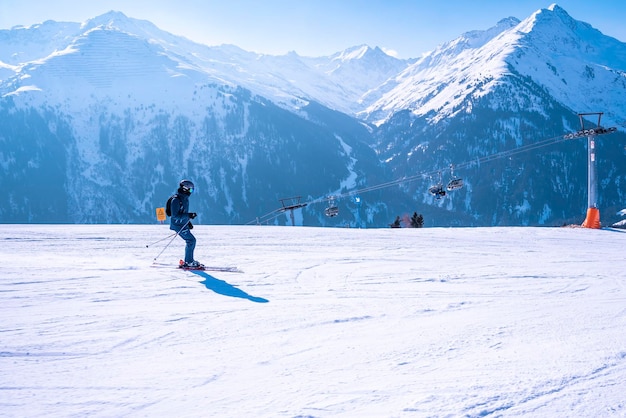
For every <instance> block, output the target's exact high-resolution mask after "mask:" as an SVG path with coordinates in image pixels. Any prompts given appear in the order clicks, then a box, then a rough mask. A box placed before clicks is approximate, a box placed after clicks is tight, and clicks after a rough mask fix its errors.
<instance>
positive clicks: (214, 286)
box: [192, 270, 269, 303]
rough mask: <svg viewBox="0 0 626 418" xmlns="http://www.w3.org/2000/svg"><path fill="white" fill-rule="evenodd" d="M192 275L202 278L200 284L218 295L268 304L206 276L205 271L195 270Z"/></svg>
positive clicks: (264, 300) (265, 300)
mask: <svg viewBox="0 0 626 418" xmlns="http://www.w3.org/2000/svg"><path fill="white" fill-rule="evenodd" d="M192 273H193V274H197V275H198V276H200V277H202V278H204V280H203V281H201V282H200V283H202V284H203V285H204V286H205V287H206V288H207V289H209V290H212V291H214V292H215V293H218V294H220V295H224V296H230V297H233V298H242V299H248V300H249V301H252V302H257V303H267V302H269V300H267V299H264V298H259V297H256V296H251V295H249V294H247V293H246V292H244V291H243V290H241V289H239V288H237V287H235V286H233V285H232V284H229V283H227V282H225V281H224V280H220V279H216V278H215V277H213V276H211V275H210V274H208V273H207V272H206V271H198V270H195V271H192Z"/></svg>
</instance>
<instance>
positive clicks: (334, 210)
mask: <svg viewBox="0 0 626 418" xmlns="http://www.w3.org/2000/svg"><path fill="white" fill-rule="evenodd" d="M324 215H326V216H328V217H329V218H334V217H335V216H337V215H339V208H338V207H337V205H336V204H335V196H330V197H329V198H328V207H326V209H324Z"/></svg>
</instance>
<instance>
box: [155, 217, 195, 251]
mask: <svg viewBox="0 0 626 418" xmlns="http://www.w3.org/2000/svg"><path fill="white" fill-rule="evenodd" d="M190 221H191V219H188V220H187V222H185V225H183V226H182V228H180V229H179V230H178V232H176V233H175V234H174V236H173V237H172V239H171V240H170V242H168V243H167V245H166V246H165V247H164V248H163V249H162V250H161V252H160V253H159V254H158V255H157V256H156V257H154V261H156V260H157V258H159V257H160V256H161V254H163V252H164V251H165V250H166V249H167V247H169V246H170V244H171V243H172V242H173V241H174V239H176V237H177V236H178V235H179V234H180V231H182V230H183V229H185V227H186V226H187V224H188V223H189V222H190Z"/></svg>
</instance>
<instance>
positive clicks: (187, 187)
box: [179, 180, 195, 194]
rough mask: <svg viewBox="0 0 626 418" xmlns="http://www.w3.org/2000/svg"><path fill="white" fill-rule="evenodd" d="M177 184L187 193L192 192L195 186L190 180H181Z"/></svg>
mask: <svg viewBox="0 0 626 418" xmlns="http://www.w3.org/2000/svg"><path fill="white" fill-rule="evenodd" d="M179 186H180V190H181V191H183V192H184V193H188V194H191V193H193V189H194V188H195V186H194V185H193V182H192V181H191V180H181V182H180V185H179Z"/></svg>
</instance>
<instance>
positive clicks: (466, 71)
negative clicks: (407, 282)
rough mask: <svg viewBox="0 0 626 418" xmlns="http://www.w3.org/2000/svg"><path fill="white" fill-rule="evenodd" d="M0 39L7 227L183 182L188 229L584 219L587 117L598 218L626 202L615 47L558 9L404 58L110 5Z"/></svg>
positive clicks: (129, 204) (130, 214)
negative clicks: (260, 36) (207, 41)
mask: <svg viewBox="0 0 626 418" xmlns="http://www.w3.org/2000/svg"><path fill="white" fill-rule="evenodd" d="M0 44H1V45H3V48H2V49H0V97H1V99H0V143H1V144H2V147H1V148H0V184H2V190H3V192H4V193H5V196H6V197H5V199H3V203H0V222H3V223H9V222H16V223H21V222H38V223H41V222H63V223H65V222H69V223H105V222H108V223H148V222H154V216H155V215H154V213H155V208H156V207H159V206H163V204H164V202H165V200H166V199H167V197H168V196H169V194H171V193H172V192H173V191H174V190H175V188H176V186H177V183H178V181H179V180H180V179H182V178H190V179H192V180H193V181H194V182H195V183H196V185H197V189H198V192H199V193H198V194H197V195H196V196H194V197H193V198H192V206H193V208H194V211H196V212H198V213H199V214H200V216H199V217H198V221H199V222H201V223H226V224H231V223H256V222H259V223H276V224H291V222H292V219H291V218H290V216H291V215H293V216H294V218H293V223H294V224H298V225H313V226H320V225H321V226H353V227H381V226H387V225H388V224H390V223H391V222H393V220H394V219H395V218H396V216H403V215H404V214H412V213H413V212H418V213H421V214H424V224H425V226H436V225H442V226H444V225H460V226H485V225H562V224H565V223H580V222H581V221H582V219H583V218H584V213H585V210H586V206H587V201H586V194H587V179H586V176H587V171H586V163H587V161H586V158H587V157H586V155H587V151H586V138H579V139H575V140H569V141H562V138H563V135H565V134H567V133H569V132H573V131H577V130H579V129H581V127H580V122H579V118H578V113H584V112H603V115H602V119H601V121H602V125H604V126H616V127H617V128H618V132H616V133H613V134H610V135H605V136H601V137H598V140H597V141H596V142H597V144H598V152H597V155H598V176H599V179H600V182H599V186H600V187H599V202H598V204H599V207H600V210H601V212H602V217H603V222H604V223H612V222H617V221H618V220H619V219H620V217H621V215H620V214H618V211H620V210H621V209H623V208H624V207H626V148H625V145H626V141H625V139H626V138H625V135H624V133H623V122H624V121H625V120H626V94H625V93H626V44H624V43H623V42H620V41H618V40H616V39H614V38H611V37H608V36H605V35H603V34H602V33H600V32H599V31H597V30H596V29H594V28H593V27H592V26H591V25H589V24H587V23H584V22H580V21H577V20H574V19H572V18H571V17H570V16H569V15H568V14H567V12H566V11H565V10H563V9H562V8H560V7H558V6H556V5H552V6H550V7H549V8H547V9H541V10H538V11H537V12H535V13H533V14H532V15H531V16H529V17H528V18H526V19H525V20H523V21H519V20H518V19H515V18H512V17H511V18H507V19H503V20H501V21H500V22H498V23H497V24H496V25H495V26H494V27H493V28H490V29H488V30H485V31H472V32H468V33H465V34H462V35H461V36H460V37H459V38H457V39H454V40H452V41H450V42H447V43H445V44H443V45H440V46H439V47H438V48H437V49H435V50H434V51H430V52H429V53H427V54H425V55H424V56H422V57H420V58H419V59H411V60H400V59H397V58H394V57H391V56H389V55H387V54H385V53H384V52H383V51H382V50H380V49H379V48H377V47H375V48H371V47H369V46H367V45H362V46H356V47H353V48H350V49H348V50H346V51H341V52H338V53H336V54H334V55H331V56H328V57H302V56H299V55H298V54H296V53H289V54H287V55H282V56H271V55H262V54H256V53H251V52H247V51H244V50H242V49H240V48H238V47H236V46H229V45H227V46H219V47H209V46H206V45H200V44H197V43H193V42H191V41H189V40H187V39H185V38H182V37H178V36H175V35H172V34H170V33H167V32H164V31H162V30H160V29H158V28H157V27H156V26H154V25H153V24H152V23H150V22H148V21H144V20H137V19H133V18H129V17H127V16H125V15H124V14H122V13H119V12H109V13H106V14H104V15H101V16H98V17H95V18H93V19H90V20H88V21H86V22H84V23H67V22H54V21H46V22H44V23H42V24H40V25H34V26H31V27H27V28H25V27H21V28H13V29H11V30H2V31H0ZM595 122H597V120H595V119H594V120H590V121H588V123H590V124H591V123H595ZM551 138H552V139H554V141H551V140H550V139H551ZM513 150H527V151H525V152H511V151H513ZM457 176H458V177H462V178H463V180H464V184H465V187H463V188H462V189H460V190H455V191H452V192H449V193H447V195H446V196H445V197H444V198H442V199H435V198H434V197H433V196H432V195H431V194H430V193H429V192H428V189H429V187H430V186H432V185H433V184H436V183H438V182H440V181H441V182H442V183H445V182H447V180H449V179H451V178H455V177H457ZM329 196H335V197H336V198H335V199H334V200H333V201H332V202H334V203H336V204H337V205H338V207H339V215H338V216H336V217H332V218H329V217H326V216H325V215H324V209H325V207H326V206H327V205H329V204H331V203H332V202H329V201H328V200H327V198H328V197H329ZM289 202H302V203H307V205H306V206H305V207H304V208H302V209H298V210H295V211H293V212H291V211H288V210H287V211H284V210H281V209H282V208H283V205H288V204H289Z"/></svg>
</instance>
